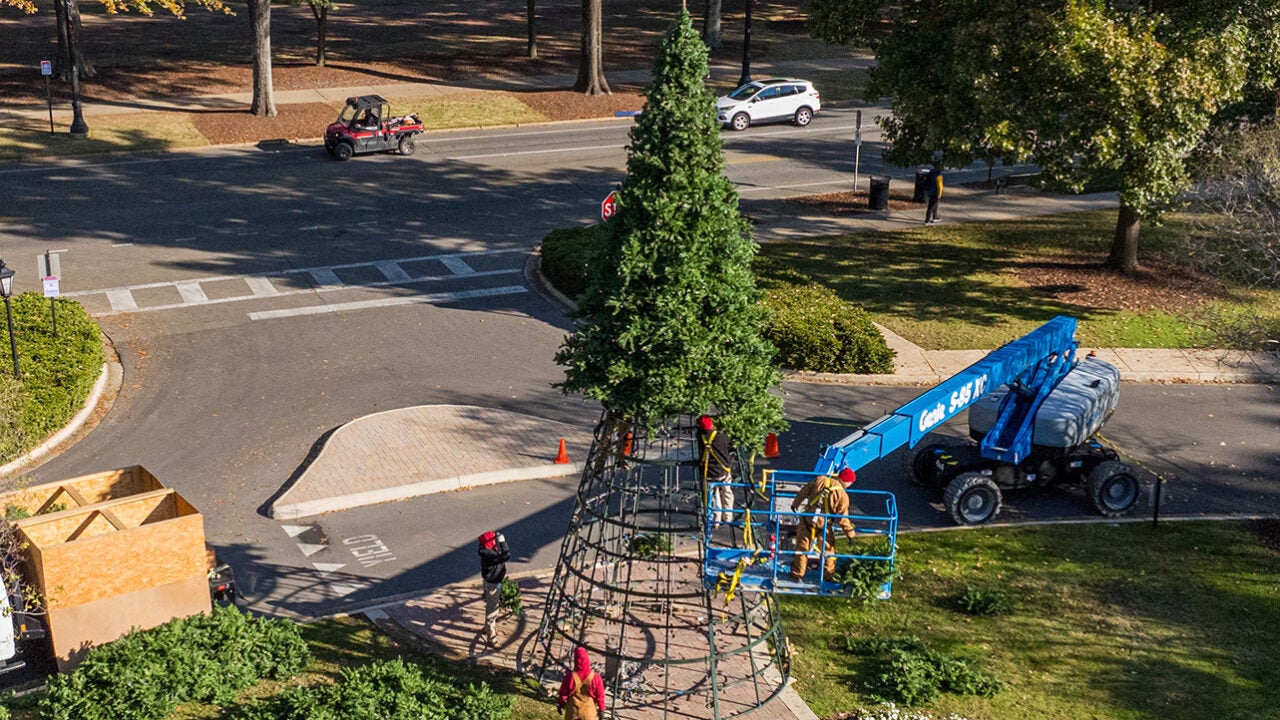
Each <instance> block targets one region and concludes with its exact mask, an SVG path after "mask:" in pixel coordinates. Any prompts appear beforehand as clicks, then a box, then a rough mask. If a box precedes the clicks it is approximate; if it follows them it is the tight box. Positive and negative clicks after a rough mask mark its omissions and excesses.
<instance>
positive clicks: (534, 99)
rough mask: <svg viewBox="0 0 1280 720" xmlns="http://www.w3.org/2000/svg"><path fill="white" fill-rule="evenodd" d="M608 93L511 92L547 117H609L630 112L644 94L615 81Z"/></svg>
mask: <svg viewBox="0 0 1280 720" xmlns="http://www.w3.org/2000/svg"><path fill="white" fill-rule="evenodd" d="M611 89H612V90H613V94H612V95H596V96H594V97H593V96H590V95H583V94H582V93H576V92H573V91H571V90H546V91H543V92H526V93H512V95H513V96H514V97H516V98H519V100H520V102H522V103H524V104H525V105H528V106H529V107H531V108H533V109H534V110H537V111H538V112H540V113H542V114H543V115H544V116H545V117H546V118H547V119H548V120H585V119H588V118H599V117H612V116H613V114H614V113H617V112H633V111H636V110H640V109H641V108H643V107H644V95H642V94H641V93H640V89H639V88H637V87H635V86H627V85H618V86H613V87H612V88H611Z"/></svg>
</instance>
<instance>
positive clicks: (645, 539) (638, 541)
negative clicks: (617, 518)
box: [631, 533, 671, 560]
mask: <svg viewBox="0 0 1280 720" xmlns="http://www.w3.org/2000/svg"><path fill="white" fill-rule="evenodd" d="M631 554H632V555H633V556H635V557H636V558H639V559H641V560H653V559H655V558H657V557H665V556H668V555H670V554H671V535H670V533H641V534H638V535H636V536H635V537H633V538H631Z"/></svg>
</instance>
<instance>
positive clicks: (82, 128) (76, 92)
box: [4, 0, 89, 363]
mask: <svg viewBox="0 0 1280 720" xmlns="http://www.w3.org/2000/svg"><path fill="white" fill-rule="evenodd" d="M62 4H63V7H65V8H66V16H67V57H68V59H69V60H70V61H71V134H72V135H88V134H89V126H88V125H86V124H85V122H84V112H83V111H82V110H81V108H80V66H79V65H78V64H77V63H76V51H75V23H74V22H72V19H71V0H62ZM9 272H10V273H12V272H13V271H12V270H10V271H9ZM11 277H12V276H11ZM10 282H12V280H10ZM4 297H5V301H6V302H7V301H8V299H9V296H8V295H7V294H6V295H5V296H4ZM13 361H14V362H15V363H16V362H17V361H18V356H17V355H14V356H13Z"/></svg>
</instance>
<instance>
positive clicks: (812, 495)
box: [788, 468, 858, 582]
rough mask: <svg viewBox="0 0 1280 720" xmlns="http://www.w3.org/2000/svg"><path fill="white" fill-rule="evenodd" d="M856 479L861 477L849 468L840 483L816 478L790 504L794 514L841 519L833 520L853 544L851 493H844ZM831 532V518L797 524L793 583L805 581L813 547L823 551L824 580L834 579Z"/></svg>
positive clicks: (844, 470)
mask: <svg viewBox="0 0 1280 720" xmlns="http://www.w3.org/2000/svg"><path fill="white" fill-rule="evenodd" d="M856 479H858V476H857V475H855V474H854V472H853V471H852V470H850V469H849V468H845V469H843V470H841V471H840V475H839V477H838V479H837V478H836V477H832V476H830V475H821V476H819V477H816V478H814V479H812V480H810V481H809V482H808V483H807V484H805V486H804V487H802V488H800V492H799V493H797V494H796V497H795V499H794V500H792V501H791V511H792V512H805V513H816V514H822V515H839V516H840V517H839V519H835V518H831V519H832V520H835V522H836V523H838V524H839V525H840V529H841V530H844V536H845V537H846V538H848V539H850V540H852V539H853V537H854V527H853V523H852V522H851V521H850V520H849V518H848V514H849V493H847V492H845V487H847V486H849V485H852V484H853V481H854V480H856ZM829 528H830V525H829V524H828V518H824V517H808V516H804V517H801V518H800V522H799V523H797V524H796V551H797V552H796V555H795V556H794V557H793V558H792V560H791V574H790V575H789V576H788V578H789V579H790V580H791V581H792V582H800V581H801V580H803V579H804V573H805V570H806V569H807V568H808V564H809V552H810V550H811V549H812V548H814V547H820V548H822V550H823V552H825V553H826V557H827V561H826V563H825V566H826V567H825V570H826V573H825V574H824V575H823V578H824V579H825V580H827V581H830V580H831V578H832V576H833V575H835V573H836V559H835V557H834V555H833V553H835V551H836V549H835V548H834V547H833V546H832V545H831V536H830V534H829V533H828V530H829Z"/></svg>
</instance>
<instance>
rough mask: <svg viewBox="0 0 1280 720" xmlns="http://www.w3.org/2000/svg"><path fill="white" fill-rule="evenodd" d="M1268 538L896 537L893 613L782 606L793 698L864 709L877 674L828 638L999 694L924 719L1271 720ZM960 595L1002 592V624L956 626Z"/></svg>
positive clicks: (1279, 602) (1144, 532)
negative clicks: (923, 647) (945, 666)
mask: <svg viewBox="0 0 1280 720" xmlns="http://www.w3.org/2000/svg"><path fill="white" fill-rule="evenodd" d="M1268 528H1269V530H1268ZM1268 533H1269V537H1270V540H1269V541H1264V540H1263V539H1262V538H1263V535H1264V534H1268ZM1278 540H1280V523H1277V522H1276V521H1270V523H1269V526H1268V525H1264V524H1262V523H1248V524H1246V523H1164V524H1162V525H1160V526H1159V527H1158V528H1152V527H1151V526H1150V525H1149V524H1122V525H1107V524H1096V525H1083V526H1081V525H1072V526H1053V527H1042V528H1020V529H1001V530H991V529H987V530H977V531H951V532H942V533H929V534H920V535H909V536H902V537H899V555H898V557H899V558H900V569H901V570H902V576H901V578H900V579H899V580H898V581H897V582H896V583H895V585H894V594H893V599H892V600H889V601H886V602H878V603H874V604H872V605H869V606H866V607H865V608H864V607H862V606H860V605H854V604H850V603H848V602H847V601H844V600H837V599H809V598H784V599H783V601H782V603H781V609H782V614H783V618H784V621H785V626H786V630H787V633H788V636H789V637H790V639H791V642H792V645H793V647H794V649H795V651H796V653H795V655H796V657H795V665H794V675H795V676H796V678H797V682H796V689H797V690H798V691H799V692H800V694H801V696H802V697H804V699H805V700H806V701H807V702H808V703H809V704H810V706H811V707H812V708H813V710H814V711H815V712H816V713H817V714H818V716H819V717H826V716H829V715H832V714H834V713H836V712H840V711H848V710H853V709H856V708H859V707H861V706H865V707H870V706H872V705H874V703H873V702H872V701H871V700H870V699H869V698H868V697H866V696H865V695H863V694H862V693H860V690H862V689H863V688H864V687H865V683H866V682H867V680H868V678H869V677H872V676H873V675H874V674H876V672H877V669H876V668H875V667H874V666H871V665H869V664H868V662H867V661H866V660H864V659H863V658H862V657H861V656H857V655H853V654H850V653H848V652H846V651H845V650H844V649H843V647H844V643H843V641H842V638H843V637H844V636H846V635H852V636H854V637H861V638H866V637H880V638H890V637H902V636H915V637H918V638H919V639H921V640H923V641H925V642H926V643H928V645H929V646H930V647H933V648H936V649H938V650H941V651H944V652H947V653H950V654H952V655H955V656H959V657H962V658H966V659H968V660H970V661H971V662H972V664H974V665H975V666H976V667H977V668H979V669H981V670H983V671H988V672H994V673H995V674H997V675H998V676H999V677H1000V678H1001V679H1002V680H1003V681H1004V683H1005V685H1004V689H1003V690H1002V691H1001V692H999V693H998V694H996V695H995V696H994V697H992V698H990V699H986V698H980V697H974V696H963V697H962V696H956V695H947V694H944V695H942V696H941V699H939V700H937V701H936V702H934V703H932V704H931V705H929V706H927V707H925V708H924V709H925V710H928V711H930V712H933V713H935V714H940V715H942V716H945V715H946V714H947V713H957V714H959V715H961V716H963V717H966V718H973V719H974V720H1023V719H1025V718H1045V719H1052V720H1057V719H1061V720H1077V719H1079V718H1095V719H1098V720H1112V719H1114V720H1138V719H1144V718H1151V719H1152V720H1155V719H1156V718H1159V719H1160V720H1205V719H1206V718H1212V719H1213V720H1234V719H1239V720H1260V719H1267V720H1275V718H1280V545H1278V544H1277V541H1278ZM1267 542H1269V543H1270V544H1271V545H1270V547H1268V546H1267V544H1266V543H1267ZM968 585H974V586H978V587H984V588H991V589H998V590H1002V591H1004V592H1006V593H1008V594H1009V595H1010V596H1011V597H1012V598H1013V599H1014V603H1015V606H1014V610H1013V612H1012V614H1010V615H1006V616H1003V617H972V616H969V615H965V614H962V613H960V612H958V611H957V610H956V609H955V607H956V599H957V597H958V596H959V595H960V594H961V593H963V592H964V591H965V589H966V586H968ZM833 641H834V642H833Z"/></svg>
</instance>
